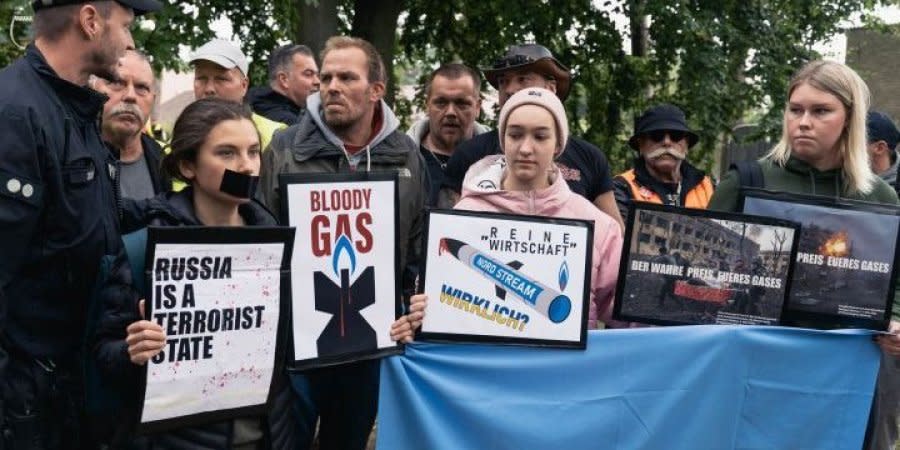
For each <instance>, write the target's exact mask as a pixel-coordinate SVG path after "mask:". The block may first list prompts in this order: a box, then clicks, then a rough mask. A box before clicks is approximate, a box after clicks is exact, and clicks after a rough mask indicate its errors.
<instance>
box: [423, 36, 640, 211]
mask: <svg viewBox="0 0 900 450" xmlns="http://www.w3.org/2000/svg"><path fill="white" fill-rule="evenodd" d="M484 77H485V79H487V81H488V82H489V83H490V84H491V86H493V87H494V88H496V89H497V91H498V93H499V103H500V106H501V107H502V106H503V104H504V103H506V100H507V99H509V97H511V96H512V95H513V94H515V93H516V92H518V91H520V90H522V89H525V88H529V87H541V88H545V89H548V90H550V91H553V92H555V93H556V96H557V97H559V99H560V100H565V99H566V97H567V96H568V95H569V89H570V87H571V83H572V75H571V74H570V73H569V69H568V68H566V66H564V65H562V64H561V63H560V62H559V61H557V60H556V58H554V57H553V54H552V53H550V50H547V48H546V47H544V46H542V45H538V44H518V45H511V46H510V47H509V49H507V51H506V55H504V56H503V57H502V58H501V59H499V60H497V62H495V63H494V65H493V66H492V67H491V68H490V69H484ZM498 153H501V150H500V139H499V135H498V132H497V130H494V131H491V132H488V133H482V134H479V135H477V136H475V137H473V138H472V139H469V140H468V141H465V142H463V143H461V144H459V146H458V147H457V148H456V151H455V152H453V156H451V157H450V160H449V161H448V162H447V168H446V170H445V177H444V188H443V189H442V190H441V195H440V198H439V199H438V205H439V206H442V207H450V206H452V205H453V204H454V203H456V200H458V198H459V193H460V190H461V187H462V183H463V179H464V178H465V175H466V171H467V170H468V169H469V166H471V165H472V164H474V163H475V162H477V161H478V160H480V159H481V158H484V157H485V156H488V155H494V154H498ZM556 165H557V166H558V167H559V169H560V172H561V173H562V175H563V178H564V179H565V180H566V182H567V183H568V184H569V188H571V189H572V191H573V192H575V193H577V194H579V195H581V196H583V197H585V198H587V199H588V200H590V201H591V202H593V203H594V205H596V206H597V207H598V208H599V209H600V210H601V211H603V212H605V213H607V214H609V215H610V217H612V218H613V219H615V220H616V221H617V222H619V225H620V226H624V225H623V222H622V217H621V216H620V215H619V211H618V209H617V208H616V202H615V198H614V197H613V194H612V179H611V178H610V175H609V164H608V163H607V162H606V156H604V155H603V152H601V151H600V149H598V148H597V147H595V146H594V145H592V144H590V143H589V142H587V141H584V140H582V139H578V138H577V137H574V136H570V137H569V139H568V141H567V142H566V147H565V148H564V149H563V152H562V154H561V155H560V156H559V158H558V159H557V161H556Z"/></svg>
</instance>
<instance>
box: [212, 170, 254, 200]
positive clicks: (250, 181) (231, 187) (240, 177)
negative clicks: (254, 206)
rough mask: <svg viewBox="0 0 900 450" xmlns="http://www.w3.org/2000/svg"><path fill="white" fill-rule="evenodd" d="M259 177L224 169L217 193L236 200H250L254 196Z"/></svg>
mask: <svg viewBox="0 0 900 450" xmlns="http://www.w3.org/2000/svg"><path fill="white" fill-rule="evenodd" d="M258 185H259V177H258V176H255V175H246V174H243V173H238V172H235V171H233V170H228V169H225V173H224V174H223V175H222V184H221V185H220V186H219V191H221V192H224V193H226V194H228V195H231V196H234V197H237V198H246V199H250V198H253V196H254V195H255V194H256V187H257V186H258Z"/></svg>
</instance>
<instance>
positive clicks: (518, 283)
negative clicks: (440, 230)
mask: <svg viewBox="0 0 900 450" xmlns="http://www.w3.org/2000/svg"><path fill="white" fill-rule="evenodd" d="M444 252H447V253H449V254H450V255H452V256H453V257H454V258H456V259H457V260H458V261H459V262H460V263H462V264H463V265H465V266H466V267H468V268H469V269H471V270H473V271H475V272H477V273H478V274H479V275H481V276H483V277H484V278H486V279H488V280H490V281H491V282H492V283H494V285H495V286H497V288H499V289H500V290H502V291H505V292H509V293H510V294H512V295H513V296H514V297H516V298H518V299H520V300H522V301H523V302H524V303H525V304H526V305H528V306H529V307H531V308H532V309H534V310H535V311H537V312H538V313H539V314H541V315H542V316H544V317H546V318H548V319H550V321H551V322H553V323H561V322H563V321H565V320H566V318H568V317H569V314H570V313H571V312H572V300H571V299H569V297H568V296H566V295H564V294H562V293H560V292H558V291H556V290H554V289H552V288H550V287H548V286H546V285H544V284H542V283H540V282H538V281H537V280H534V279H533V278H531V277H529V276H527V275H525V274H523V273H522V272H521V271H519V270H518V268H517V267H513V265H511V264H505V263H502V262H500V261H497V260H496V259H493V258H491V257H489V256H487V255H486V254H485V253H484V252H482V251H480V250H479V249H477V248H475V247H473V246H472V245H469V244H467V243H465V242H462V241H459V240H456V239H451V238H442V239H441V240H440V249H439V251H438V254H439V255H442V254H444ZM560 281H561V283H560V284H561V285H564V283H563V280H562V279H561V280H560Z"/></svg>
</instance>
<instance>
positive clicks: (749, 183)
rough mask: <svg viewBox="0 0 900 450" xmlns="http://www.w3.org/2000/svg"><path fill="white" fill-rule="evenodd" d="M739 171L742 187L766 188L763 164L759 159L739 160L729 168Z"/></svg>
mask: <svg viewBox="0 0 900 450" xmlns="http://www.w3.org/2000/svg"><path fill="white" fill-rule="evenodd" d="M728 169H729V170H734V171H736V172H737V173H738V180H739V181H740V182H741V188H748V187H749V188H764V187H766V181H765V179H764V178H763V172H762V166H760V165H759V161H756V160H752V161H738V162H736V163H734V164H732V165H731V167H729V168H728Z"/></svg>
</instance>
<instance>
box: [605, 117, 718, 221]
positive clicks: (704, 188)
mask: <svg viewBox="0 0 900 450" xmlns="http://www.w3.org/2000/svg"><path fill="white" fill-rule="evenodd" d="M698 139H699V138H698V136H697V134H696V133H694V132H693V131H691V130H690V129H689V128H688V127H687V124H686V121H685V117H684V112H683V111H681V109H679V108H678V107H676V106H673V105H669V104H662V105H658V106H654V107H652V108H650V109H648V110H647V111H644V113H643V114H641V116H640V117H638V118H637V120H635V122H634V135H633V136H631V138H630V139H628V145H629V146H630V147H631V148H633V149H635V150H636V151H637V152H638V156H637V157H636V158H635V159H634V168H633V169H631V170H628V171H626V172H624V173H621V174H619V175H617V176H616V178H615V179H613V187H614V190H615V197H616V203H617V204H618V206H619V211H620V212H621V214H622V217H627V214H628V204H629V203H631V202H632V201H639V202H647V203H657V204H664V205H675V206H683V207H687V208H698V209H706V205H707V204H708V203H709V199H710V197H712V194H713V190H714V187H713V184H712V180H710V178H709V177H708V176H706V174H705V173H704V172H703V171H702V170H700V169H697V168H696V167H694V166H692V165H691V164H690V163H688V162H687V161H686V160H685V159H686V158H687V152H688V149H690V148H691V147H693V146H694V144H696V143H697V140H698Z"/></svg>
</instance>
